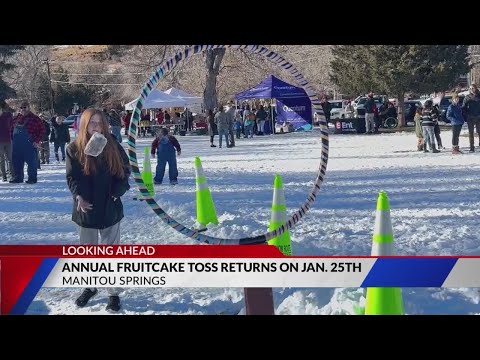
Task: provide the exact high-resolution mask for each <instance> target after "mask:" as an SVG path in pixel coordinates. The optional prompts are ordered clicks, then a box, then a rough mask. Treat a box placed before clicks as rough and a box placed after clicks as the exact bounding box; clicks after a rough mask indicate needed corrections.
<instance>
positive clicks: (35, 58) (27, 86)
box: [5, 45, 51, 111]
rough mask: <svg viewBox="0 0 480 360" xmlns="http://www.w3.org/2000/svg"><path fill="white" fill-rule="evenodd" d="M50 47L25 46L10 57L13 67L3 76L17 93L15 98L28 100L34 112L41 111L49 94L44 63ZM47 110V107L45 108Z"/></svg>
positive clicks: (47, 100)
mask: <svg viewBox="0 0 480 360" xmlns="http://www.w3.org/2000/svg"><path fill="white" fill-rule="evenodd" d="M50 49H51V46H48V45H27V46H25V48H24V49H23V50H20V51H18V52H17V53H16V54H15V55H14V56H12V57H11V59H10V62H11V63H14V64H15V67H14V68H13V69H12V70H11V71H9V72H8V73H6V74H5V80H6V81H7V82H8V83H9V84H10V86H11V87H13V88H14V89H15V90H16V92H17V97H18V98H21V99H25V100H28V101H29V102H30V103H31V105H32V107H33V108H34V110H35V111H38V110H43V108H44V107H45V106H44V104H48V103H49V97H50V94H49V92H48V90H49V88H48V87H46V86H45V84H46V83H47V84H48V78H47V70H46V67H45V61H44V60H46V59H47V58H48V56H49V51H50ZM46 108H48V106H47V107H46Z"/></svg>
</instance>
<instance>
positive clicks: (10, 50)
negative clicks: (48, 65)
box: [0, 45, 25, 100]
mask: <svg viewBox="0 0 480 360" xmlns="http://www.w3.org/2000/svg"><path fill="white" fill-rule="evenodd" d="M24 47H25V46H23V45H0V100H5V99H9V98H13V97H15V96H16V95H17V94H16V92H15V90H14V89H12V88H11V87H10V86H8V84H7V83H6V82H5V81H4V80H3V79H2V74H3V73H4V72H5V71H7V70H11V69H13V68H14V67H15V66H14V65H13V64H9V63H7V62H6V59H7V58H8V57H9V56H12V55H13V54H15V52H16V51H17V50H21V49H23V48H24Z"/></svg>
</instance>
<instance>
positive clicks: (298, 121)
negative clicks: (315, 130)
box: [276, 98, 312, 130]
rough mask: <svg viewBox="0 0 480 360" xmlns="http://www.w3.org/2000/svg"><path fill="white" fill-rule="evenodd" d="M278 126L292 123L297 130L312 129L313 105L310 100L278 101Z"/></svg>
mask: <svg viewBox="0 0 480 360" xmlns="http://www.w3.org/2000/svg"><path fill="white" fill-rule="evenodd" d="M276 104H277V119H276V123H277V124H283V123H285V122H288V123H290V124H291V125H292V126H293V128H294V129H295V130H299V129H301V128H302V129H304V130H311V129H312V103H311V102H310V99H309V98H293V99H282V100H279V99H277V100H276Z"/></svg>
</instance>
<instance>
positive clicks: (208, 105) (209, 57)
mask: <svg viewBox="0 0 480 360" xmlns="http://www.w3.org/2000/svg"><path fill="white" fill-rule="evenodd" d="M224 55H225V49H209V50H207V51H206V53H205V67H206V69H207V74H206V81H205V90H204V91H203V104H204V106H205V109H209V110H210V109H213V108H215V107H218V98H217V77H218V74H219V73H220V65H221V64H222V60H223V56H224Z"/></svg>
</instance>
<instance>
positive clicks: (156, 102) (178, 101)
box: [125, 89, 188, 110]
mask: <svg viewBox="0 0 480 360" xmlns="http://www.w3.org/2000/svg"><path fill="white" fill-rule="evenodd" d="M137 101H138V98H137V99H135V100H133V101H130V102H129V103H128V104H126V105H125V110H133V109H134V108H135V104H136V103H137ZM186 106H188V104H187V102H186V100H184V99H182V98H179V97H174V96H171V95H168V94H166V93H164V92H163V91H160V90H156V89H155V90H152V92H151V93H150V94H149V95H148V97H147V100H146V101H145V104H144V105H143V108H144V109H159V108H162V109H165V108H171V107H186Z"/></svg>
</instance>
